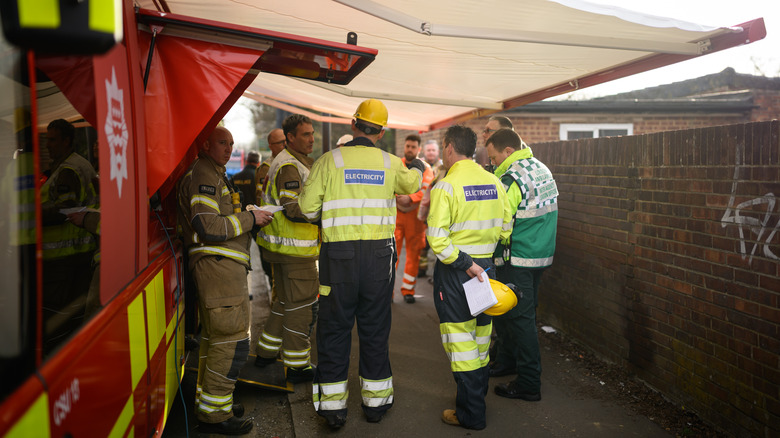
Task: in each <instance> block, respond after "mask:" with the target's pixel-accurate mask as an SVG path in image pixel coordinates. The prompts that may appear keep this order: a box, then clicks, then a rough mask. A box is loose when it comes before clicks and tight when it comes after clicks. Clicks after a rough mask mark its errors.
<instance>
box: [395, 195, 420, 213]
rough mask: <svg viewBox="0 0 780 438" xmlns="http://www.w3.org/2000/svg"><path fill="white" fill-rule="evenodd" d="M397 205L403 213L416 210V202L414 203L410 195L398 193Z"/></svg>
mask: <svg viewBox="0 0 780 438" xmlns="http://www.w3.org/2000/svg"><path fill="white" fill-rule="evenodd" d="M395 206H396V208H397V209H398V210H400V211H401V212H403V213H406V212H409V211H412V210H414V207H415V206H416V205H415V204H413V203H412V198H411V197H410V196H409V195H398V196H396V197H395Z"/></svg>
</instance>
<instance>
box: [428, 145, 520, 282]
mask: <svg viewBox="0 0 780 438" xmlns="http://www.w3.org/2000/svg"><path fill="white" fill-rule="evenodd" d="M513 213H514V209H513V208H512V207H511V206H510V204H509V201H508V200H507V196H506V192H505V191H504V186H503V185H502V184H501V181H499V180H498V178H496V176H495V175H493V174H491V173H489V172H487V171H485V170H484V169H483V168H482V167H481V166H480V165H479V164H477V163H475V162H473V161H471V160H460V161H457V162H455V163H454V164H453V165H452V167H450V169H449V171H448V172H447V176H445V177H444V178H443V179H442V180H441V181H439V182H438V183H437V184H436V185H435V186H434V187H433V189H431V211H430V213H429V214H428V231H427V232H426V236H427V238H428V243H429V244H430V246H431V249H432V250H433V252H434V253H435V254H436V257H438V258H439V260H441V261H442V262H443V263H445V264H448V265H449V264H452V263H453V262H455V261H456V260H458V259H459V258H460V259H461V260H462V261H463V263H459V265H460V266H456V267H458V268H463V269H468V267H469V266H471V260H470V258H489V257H492V255H493V251H494V250H495V248H496V243H497V242H498V240H499V238H503V239H506V238H507V237H509V233H510V232H511V231H512V214H513ZM461 253H465V254H467V255H468V256H470V257H465V256H462V255H461ZM466 265H468V266H466Z"/></svg>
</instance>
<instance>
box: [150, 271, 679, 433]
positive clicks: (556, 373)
mask: <svg viewBox="0 0 780 438" xmlns="http://www.w3.org/2000/svg"><path fill="white" fill-rule="evenodd" d="M433 266H434V264H433V263H431V264H430V268H429V272H428V273H429V274H431V275H432V274H433ZM399 267H401V269H402V267H403V257H402V260H401V262H400V263H399ZM255 274H257V272H256V273H255ZM401 275H403V274H402V273H401ZM250 281H251V283H253V287H252V293H253V297H254V299H253V305H252V307H253V319H254V321H253V324H252V338H253V344H252V351H254V340H255V339H256V337H257V335H258V334H259V333H260V332H261V330H262V325H263V324H264V322H265V319H266V318H267V317H268V312H269V308H268V298H267V297H268V294H267V284H266V283H265V281H264V280H263V279H262V278H259V279H258V277H254V278H252V279H251V280H250ZM400 283H401V280H400V277H398V278H397V281H396V294H395V298H394V303H393V309H392V311H393V326H392V330H391V334H390V360H391V365H392V368H393V383H394V388H395V395H394V405H393V407H392V409H390V411H389V412H388V413H387V414H386V415H385V417H384V418H383V419H382V421H381V422H380V423H368V422H367V421H366V419H365V417H364V415H363V412H362V409H361V407H360V388H359V378H358V344H357V341H358V339H357V333H356V330H353V334H352V351H351V354H350V374H349V394H350V397H349V400H348V409H349V415H348V419H347V423H346V425H344V427H342V428H341V429H340V430H337V431H332V430H330V429H329V428H328V426H327V424H326V422H325V420H324V419H323V418H320V417H319V416H318V415H317V414H316V413H315V411H314V408H313V405H312V398H311V384H297V385H295V392H294V393H292V394H284V393H280V392H272V391H267V390H263V389H258V388H255V387H247V386H244V385H239V387H237V389H236V394H235V397H236V399H237V400H239V401H242V403H243V404H244V405H245V407H246V408H247V412H248V414H250V415H253V416H254V417H255V429H254V430H253V431H252V433H250V434H249V435H247V436H251V437H297V438H310V437H320V436H337V435H339V436H345V437H398V436H411V437H418V436H420V437H458V436H485V437H487V436H505V437H515V436H522V437H596V436H597V437H621V438H622V437H668V436H670V433H669V432H668V431H666V430H664V429H662V428H661V427H659V426H658V425H657V424H655V423H653V422H652V421H650V420H649V419H648V418H646V417H644V416H642V415H637V414H635V413H633V412H632V411H631V410H630V409H629V408H628V407H624V406H621V405H619V404H616V403H614V402H613V401H611V400H609V399H608V398H606V397H599V396H597V395H594V394H593V391H592V390H588V389H587V388H588V387H590V388H592V387H593V385H592V382H591V384H590V385H584V384H583V382H584V381H586V380H587V379H591V380H592V379H593V377H592V376H585V375H583V373H582V371H581V370H579V369H578V368H576V367H574V366H572V364H571V363H567V362H566V360H565V358H563V357H562V356H560V355H559V354H558V353H557V352H556V351H554V350H552V349H549V348H543V349H542V368H543V373H542V400H541V401H540V402H525V401H521V400H511V399H506V398H502V397H498V396H497V395H495V394H494V393H493V387H494V386H495V384H497V383H503V382H508V381H510V380H511V379H512V378H513V377H512V376H506V377H500V378H493V379H490V390H489V392H488V395H487V398H486V400H487V408H488V412H487V428H485V429H484V430H481V431H473V430H466V429H463V428H460V427H455V426H450V425H447V424H444V423H443V422H442V421H441V413H442V411H443V410H444V409H451V408H454V407H455V382H454V380H453V378H452V373H451V372H450V368H449V362H448V359H447V356H446V355H445V353H444V349H443V348H442V345H441V338H440V336H439V320H438V317H437V315H436V310H435V308H434V305H433V299H432V292H433V287H432V285H431V284H430V283H429V281H428V278H427V277H426V278H420V279H418V282H417V288H416V303H414V304H407V303H405V302H404V300H403V298H402V297H401V295H400ZM539 336H540V337H542V336H553V335H549V334H546V333H545V332H543V331H540V333H539ZM314 347H315V350H316V346H314ZM313 360H314V362H315V363H316V351H315V352H314V354H313ZM188 374H189V373H188ZM188 379H190V380H188ZM192 379H194V376H189V377H188V376H185V382H184V385H185V386H184V387H185V389H186V386H187V385H191V386H194V380H192ZM185 392H187V391H185ZM187 398H188V399H189V400H191V399H192V395H189V396H188V397H187ZM285 398H286V400H287V401H289V409H290V416H289V417H285V415H284V414H280V412H281V410H285V409H286V405H287V403H285ZM177 404H179V403H177ZM190 406H192V403H191V401H188V408H189V407H190ZM176 410H177V408H176V407H175V408H174V411H172V413H171V418H170V419H169V425H168V426H166V430H165V433H164V436H167V437H180V436H186V435H185V433H186V432H185V431H183V430H181V429H180V428H179V426H178V425H177V423H179V422H181V423H184V424H186V423H189V424H190V427H189V429H190V433H191V434H193V435H195V436H199V435H198V433H197V428H194V424H195V422H194V418H189V421H181V420H179V419H175V418H174V416H175V415H177V413H176V412H175V411H176ZM271 410H279V411H278V412H276V413H274V414H272V413H271ZM190 414H192V413H190ZM190 416H191V417H194V415H190ZM284 418H290V424H280V423H286V420H284Z"/></svg>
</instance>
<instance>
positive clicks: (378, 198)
mask: <svg viewBox="0 0 780 438" xmlns="http://www.w3.org/2000/svg"><path fill="white" fill-rule="evenodd" d="M421 181H422V175H421V173H420V172H419V171H416V170H409V169H407V168H406V166H404V164H403V163H402V162H401V159H400V158H398V157H396V156H394V155H390V154H388V153H387V152H385V151H383V150H381V149H379V148H377V147H374V145H373V143H372V142H371V140H369V139H368V138H365V137H357V138H356V139H354V140H352V141H351V142H349V143H347V144H346V145H344V146H342V147H340V148H338V149H334V150H332V151H330V152H328V153H326V154H324V155H323V156H321V157H320V158H319V159H318V160H317V161H316V162H315V163H314V166H313V167H312V170H311V174H309V179H308V180H306V184H305V185H304V187H303V191H302V192H301V195H300V197H299V199H298V204H299V205H300V207H301V212H303V214H304V215H305V216H306V218H307V219H309V220H310V221H316V220H318V219H322V241H323V242H344V241H351V240H380V239H390V238H391V237H393V232H394V231H395V218H396V213H397V211H396V204H395V195H396V194H399V195H409V194H412V193H414V192H416V191H417V190H419V189H420V182H421Z"/></svg>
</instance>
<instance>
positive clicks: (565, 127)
mask: <svg viewBox="0 0 780 438" xmlns="http://www.w3.org/2000/svg"><path fill="white" fill-rule="evenodd" d="M602 129H625V130H626V131H627V134H626V135H634V124H633V123H561V126H560V131H559V134H558V138H560V139H561V140H567V139H568V138H567V137H568V133H569V131H591V132H593V138H599V130H602Z"/></svg>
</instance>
